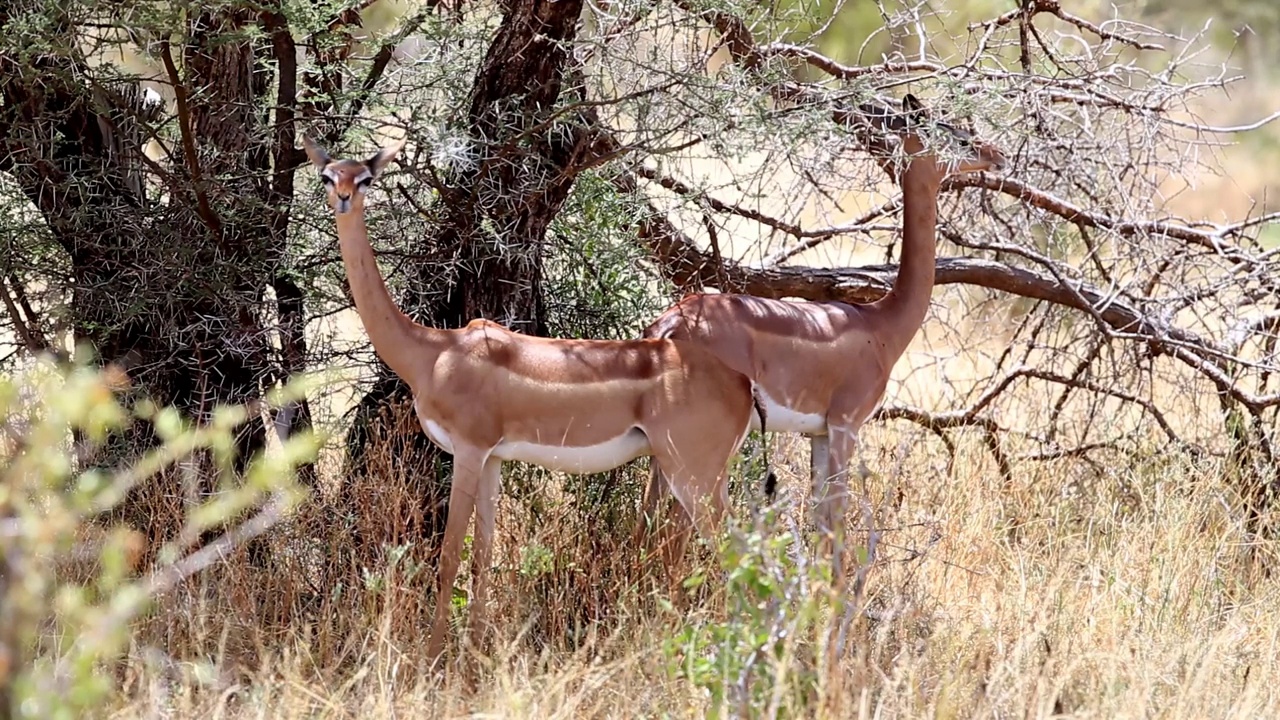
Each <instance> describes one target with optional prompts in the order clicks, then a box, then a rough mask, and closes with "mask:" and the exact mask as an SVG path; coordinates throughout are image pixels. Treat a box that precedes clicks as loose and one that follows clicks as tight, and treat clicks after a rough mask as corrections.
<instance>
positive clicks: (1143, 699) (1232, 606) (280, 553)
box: [104, 426, 1280, 718]
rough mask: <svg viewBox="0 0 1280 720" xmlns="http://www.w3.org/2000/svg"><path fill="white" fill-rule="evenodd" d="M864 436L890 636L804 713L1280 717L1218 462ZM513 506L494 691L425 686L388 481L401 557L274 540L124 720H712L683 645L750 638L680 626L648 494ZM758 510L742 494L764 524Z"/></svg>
mask: <svg viewBox="0 0 1280 720" xmlns="http://www.w3.org/2000/svg"><path fill="white" fill-rule="evenodd" d="M867 435H868V450H867V452H868V455H867V458H866V459H867V461H868V463H869V464H870V465H872V466H873V467H875V468H877V469H878V470H879V471H880V473H879V475H878V476H877V478H875V479H874V480H873V482H872V486H871V487H872V494H873V497H874V499H875V501H876V504H877V507H878V510H879V515H880V518H879V524H880V525H881V526H882V527H884V528H886V533H885V536H884V545H882V552H881V557H880V559H881V563H880V565H879V566H878V567H877V569H876V571H875V572H874V574H873V576H872V584H871V594H870V606H871V609H872V610H871V612H870V613H869V617H868V618H866V619H863V620H860V621H859V622H858V623H856V624H855V626H854V629H853V638H854V639H853V646H854V648H855V651H854V652H852V653H850V654H849V655H848V656H847V657H846V658H845V659H844V660H843V661H842V664H841V665H840V667H839V670H838V672H836V673H833V674H829V675H821V674H820V676H819V679H818V680H817V682H816V684H815V685H813V686H812V687H811V688H809V691H808V692H809V694H808V696H807V699H806V700H805V703H804V705H803V706H796V701H793V700H787V701H786V702H784V703H783V706H782V708H781V711H782V712H781V714H783V715H786V716H827V717H1013V716H1016V717H1027V718H1032V717H1035V718H1039V717H1080V718H1083V717H1108V718H1129V717H1161V718H1204V717H1275V716H1277V714H1280V693H1277V692H1276V691H1275V690H1274V686H1275V684H1276V682H1275V681H1276V679H1277V678H1280V672H1278V671H1280V653H1277V645H1278V643H1280V580H1278V579H1276V578H1275V577H1268V576H1267V575H1266V574H1265V573H1264V572H1263V570H1262V567H1263V565H1265V562H1264V561H1260V560H1259V558H1264V559H1265V558H1266V557H1268V556H1269V555H1270V554H1271V550H1270V548H1269V547H1265V546H1264V547H1260V546H1258V545H1257V544H1256V541H1255V540H1253V539H1251V538H1249V537H1248V536H1247V535H1246V533H1245V531H1244V530H1243V528H1242V527H1241V524H1240V522H1239V521H1238V520H1237V519H1236V518H1237V517H1238V515H1239V514H1238V513H1237V512H1235V509H1234V502H1235V501H1234V499H1233V498H1234V495H1233V493H1232V492H1231V490H1230V489H1229V487H1228V484H1227V481H1226V480H1225V479H1224V473H1223V472H1222V471H1221V470H1220V469H1219V468H1218V466H1217V465H1216V464H1215V463H1214V462H1212V461H1204V462H1201V463H1192V462H1190V461H1186V460H1184V459H1182V458H1180V457H1177V456H1173V455H1169V454H1167V453H1163V452H1162V451H1161V448H1151V451H1150V453H1149V454H1148V455H1146V456H1143V457H1132V458H1127V459H1126V465H1127V466H1125V467H1117V468H1115V469H1113V470H1107V471H1105V472H1095V471H1092V470H1089V469H1088V468H1087V467H1085V466H1081V465H1076V464H1074V463H1073V462H1069V461H1062V462H1059V463H1057V464H1038V465H1034V466H1022V467H1019V472H1018V473H1017V474H1016V475H1015V478H1016V479H1015V480H1014V481H1013V482H1011V483H1005V482H1003V481H1000V480H999V477H998V475H997V474H996V473H995V471H994V469H993V468H992V467H991V463H990V460H989V458H988V457H987V456H986V454H985V451H984V450H983V449H982V448H981V446H980V444H978V443H976V442H975V443H967V442H962V443H961V444H960V452H959V454H958V456H957V457H956V458H955V460H954V461H953V462H952V461H950V460H949V458H948V457H947V456H946V455H945V454H944V453H943V452H942V449H941V446H940V445H939V444H937V443H936V441H934V440H931V439H929V438H927V437H926V436H925V435H923V434H921V433H920V432H918V431H916V430H912V429H909V428H907V427H906V426H901V427H899V426H893V427H881V428H874V429H870V430H869V432H868V433H867ZM774 448H775V450H774V452H775V454H776V455H777V463H776V464H777V466H778V469H779V471H780V473H781V475H782V478H783V482H784V485H785V487H786V488H788V489H789V491H790V492H791V493H792V495H793V497H791V498H790V499H787V498H784V500H783V502H784V504H786V503H801V502H803V500H804V498H803V497H801V496H802V495H803V494H804V493H803V491H802V489H803V487H804V482H803V476H802V473H803V471H804V468H805V467H807V453H806V451H805V448H804V445H803V444H802V443H801V442H800V441H799V439H797V438H782V439H780V440H779V441H778V442H776V443H775V444H774ZM737 474H738V476H739V477H740V475H741V471H738V473H737ZM508 484H509V487H510V486H512V485H520V486H521V487H520V489H518V490H516V491H515V492H513V493H511V494H509V495H515V496H516V497H510V496H509V497H508V499H507V500H506V504H505V507H504V508H503V510H502V511H501V513H500V515H499V518H500V520H499V542H500V546H499V548H498V549H497V551H496V553H495V568H494V576H495V583H496V585H495V596H494V597H493V600H492V605H491V608H490V611H491V615H492V616H494V619H495V633H494V642H493V648H492V651H491V652H490V653H489V654H488V655H487V657H486V658H485V659H482V660H481V661H480V664H479V666H478V667H477V668H476V669H474V671H472V672H468V671H466V669H465V668H462V667H459V666H457V665H454V666H453V667H452V668H451V670H450V672H449V673H448V674H447V675H446V676H445V677H444V678H443V679H441V678H438V677H432V676H430V675H429V674H428V673H427V672H426V667H425V665H424V662H423V657H422V653H423V649H424V647H425V643H426V640H427V627H428V620H429V612H430V601H431V599H432V592H433V587H432V586H433V584H434V579H433V572H432V571H431V570H430V564H429V552H428V551H427V550H426V549H424V548H422V547H419V546H409V547H407V548H406V549H403V550H400V551H396V550H393V549H391V548H390V547H388V546H387V545H385V544H384V543H383V542H382V540H383V539H384V538H385V539H388V542H389V543H404V542H407V538H408V537H410V536H411V534H412V533H411V532H410V529H411V527H412V524H413V518H414V517H415V512H417V508H418V507H419V506H418V504H417V503H416V500H415V498H413V497H409V496H408V495H407V490H406V488H407V485H405V484H404V483H399V482H395V481H393V480H392V479H382V480H381V481H380V482H379V487H378V488H376V490H377V492H374V490H375V488H373V487H365V488H357V489H356V490H357V493H356V495H355V496H356V497H360V498H362V500H361V501H360V503H359V507H357V508H354V509H352V511H353V513H354V515H355V516H356V518H357V519H358V521H359V522H360V523H361V524H362V525H363V526H365V527H366V528H367V530H372V529H374V528H380V529H381V530H382V531H383V534H381V536H380V537H377V538H375V537H373V536H374V535H379V533H375V532H367V531H366V532H364V533H361V534H360V536H359V539H356V540H353V539H352V536H351V535H349V534H348V533H347V531H346V530H345V529H344V528H343V525H342V523H340V522H336V521H335V518H336V517H337V516H336V513H335V508H334V507H333V506H332V504H331V503H332V501H331V500H327V499H325V498H323V497H322V498H320V499H318V500H317V501H316V502H313V503H311V504H309V505H308V506H307V507H306V508H305V509H304V510H303V511H302V512H301V513H300V515H298V516H297V517H295V518H294V520H293V521H292V522H291V523H290V525H289V526H288V527H286V528H283V529H282V530H281V531H280V532H278V533H276V535H275V536H274V537H273V539H272V543H273V550H274V552H273V553H272V558H271V559H270V560H269V561H268V562H267V566H266V567H260V568H254V567H252V566H251V565H250V563H249V562H248V561H247V560H246V558H245V557H243V555H242V556H238V557H234V558H231V559H230V560H229V561H228V562H227V563H225V564H224V565H222V566H220V567H219V568H217V569H216V571H215V572H213V573H210V574H208V575H205V576H204V577H202V578H201V579H200V580H199V581H197V582H195V583H193V584H192V585H191V586H189V587H187V588H184V590H183V593H182V594H181V595H178V596H173V597H170V598H168V599H166V600H165V601H164V603H163V605H162V606H161V607H160V608H158V609H157V611H156V612H155V613H154V614H153V615H152V617H151V618H150V619H149V620H147V621H146V622H145V623H143V624H142V625H141V626H140V627H139V628H138V633H137V636H136V640H135V643H134V646H133V648H132V650H131V652H130V654H129V658H128V660H127V661H126V662H125V663H124V664H123V665H122V666H121V667H120V668H119V669H118V676H119V678H120V679H121V681H122V687H123V691H122V692H121V693H120V694H119V696H118V700H117V703H118V704H117V705H116V706H114V707H111V708H109V709H104V714H108V715H110V716H112V717H131V718H132V717H172V718H186V717H192V718H194V717H212V718H216V717H237V718H239V717H272V718H294V717H298V718H301V717H306V718H331V717H332V718H337V717H399V716H412V717H462V716H486V717H531V718H532V717H538V718H541V717H635V716H659V715H661V716H675V717H703V716H706V715H707V714H708V713H709V712H710V711H711V710H712V708H710V707H709V706H708V703H709V701H708V695H707V694H706V693H705V692H704V691H703V690H702V689H701V688H699V687H697V686H695V685H694V684H692V683H691V682H689V681H687V680H685V679H682V678H681V677H680V676H679V674H678V673H677V672H676V670H677V669H678V665H679V663H678V662H677V661H675V660H672V659H670V658H669V657H668V655H667V654H666V653H664V650H663V645H664V642H665V641H667V640H668V639H670V638H673V637H675V636H676V635H677V634H678V633H679V632H680V630H681V629H682V628H684V627H686V626H687V625H689V624H706V623H713V622H718V621H723V620H725V619H726V613H727V610H726V608H727V607H728V605H729V603H728V602H727V600H726V598H725V597H723V594H722V592H721V591H720V588H722V587H723V579H720V580H713V581H712V582H711V583H709V586H708V587H707V588H706V589H705V592H702V593H700V594H699V595H698V596H697V597H693V598H692V599H691V601H690V606H689V608H688V609H686V610H683V611H672V610H671V609H669V608H667V607H666V606H665V605H664V603H663V602H662V600H663V599H664V598H666V597H667V596H666V594H665V592H661V591H658V590H654V589H652V588H653V586H654V583H652V582H651V580H653V579H655V578H656V577H657V574H656V573H655V572H653V570H654V568H652V567H646V566H645V563H644V562H643V561H641V559H640V557H639V555H638V553H637V552H636V549H635V548H633V547H631V546H630V544H629V542H628V539H627V535H628V533H629V531H630V529H631V523H632V521H633V513H634V510H633V509H632V506H633V505H634V503H635V499H636V497H637V496H638V493H639V485H638V472H636V471H635V469H633V471H632V472H629V473H622V472H619V473H616V474H615V475H614V476H613V477H612V479H610V480H606V481H604V482H603V484H601V485H597V486H595V489H597V490H598V489H599V488H600V487H609V486H612V487H613V488H614V491H613V494H612V496H609V497H605V498H604V499H603V500H602V501H598V502H582V501H575V499H574V498H575V496H576V497H580V496H581V495H575V494H574V493H572V492H567V491H566V486H565V485H564V484H562V482H561V481H560V480H559V479H556V478H554V477H553V476H551V475H549V474H546V473H543V472H541V471H531V470H525V469H516V470H515V471H514V473H512V474H510V475H509V476H508ZM751 497H752V493H750V492H749V491H740V492H739V501H738V504H739V507H738V517H739V518H744V517H747V516H748V515H749V514H750V508H749V506H750V504H751V503H752V500H751ZM783 531H785V526H782V525H779V526H777V527H775V528H773V529H772V532H783ZM397 556H398V557H397ZM701 557H703V559H707V558H706V556H705V555H704V556H701ZM357 563H358V564H359V565H357ZM713 577H717V575H716V574H715V573H713ZM459 582H460V587H462V588H465V583H466V582H467V577H466V569H465V563H464V571H463V577H462V578H461V579H460V581H459ZM796 641H797V642H796V645H795V647H796V648H798V651H797V652H796V653H795V655H794V656H790V657H789V659H788V660H787V661H786V662H785V663H784V665H785V667H778V668H774V669H773V670H772V671H771V673H770V674H771V675H772V676H774V677H778V676H783V675H787V674H794V673H796V672H799V671H802V670H805V669H806V668H807V667H809V666H810V665H811V664H812V660H810V659H807V658H808V657H809V656H811V655H812V654H813V651H812V650H813V648H812V643H811V642H810V641H809V639H808V638H807V637H801V638H797V639H796ZM454 651H455V656H456V647H455V648H454ZM767 710H768V708H766V707H764V706H758V707H753V708H752V709H751V711H750V714H751V715H752V716H762V717H763V716H768V715H769V713H768V712H767Z"/></svg>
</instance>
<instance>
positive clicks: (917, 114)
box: [902, 93, 929, 122]
mask: <svg viewBox="0 0 1280 720" xmlns="http://www.w3.org/2000/svg"><path fill="white" fill-rule="evenodd" d="M902 112H903V114H905V115H906V116H907V121H908V122H915V121H919V120H924V119H925V118H926V117H928V114H929V111H928V110H926V109H925V107H924V103H922V102H920V98H918V97H916V96H915V95H912V94H910V93H907V94H906V95H905V96H904V97H903V98H902Z"/></svg>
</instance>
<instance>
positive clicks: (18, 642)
mask: <svg viewBox="0 0 1280 720" xmlns="http://www.w3.org/2000/svg"><path fill="white" fill-rule="evenodd" d="M119 383H120V377H119V376H118V374H115V375H113V374H112V373H111V372H110V371H102V370H97V369H94V368H91V367H88V366H84V365H80V366H77V367H74V368H71V369H65V370H64V369H59V368H55V367H52V366H40V367H38V368H37V369H36V370H34V371H32V372H30V373H28V374H27V375H25V376H24V377H21V378H15V377H12V376H0V417H3V418H5V420H4V421H3V422H2V423H0V430H3V431H4V433H3V435H0V537H2V538H3V542H2V543H0V702H6V703H7V704H8V705H9V707H8V708H6V709H7V710H11V711H12V712H13V713H14V716H20V717H33V718H34V717H39V718H71V717H79V716H80V715H81V714H82V713H84V712H85V711H86V710H89V709H91V708H94V707H96V706H99V705H100V704H101V703H102V702H103V701H104V700H105V699H106V698H107V697H108V695H109V693H110V692H111V690H112V687H111V685H112V681H111V677H112V676H111V674H110V673H108V672H105V671H104V667H103V666H104V664H106V663H109V662H111V661H112V660H114V659H117V658H119V657H120V656H121V655H122V653H123V652H124V651H125V650H126V648H127V647H128V644H129V633H130V623H131V622H132V621H133V620H134V619H136V618H138V617H139V616H140V615H142V614H143V613H144V612H146V610H147V608H148V607H149V605H150V603H151V601H152V600H153V599H154V598H155V597H156V596H158V595H159V594H163V593H165V592H167V591H168V590H171V589H172V588H173V587H174V586H175V585H176V584H177V583H178V582H180V581H182V580H183V579H185V578H186V577H189V576H190V575H192V574H194V573H196V572H199V571H200V570H203V569H204V568H206V567H207V566H208V565H210V564H212V563H213V562H215V561H217V560H218V558H219V556H220V551H222V550H229V549H232V548H234V546H235V545H236V544H237V542H236V541H237V540H239V541H243V540H247V539H249V538H250V537H251V536H252V535H254V534H257V533H259V532H261V531H262V530H265V529H266V528H267V527H269V526H270V524H271V521H273V520H274V519H278V518H279V517H280V516H281V515H282V514H283V513H284V512H286V511H287V510H288V509H289V508H291V507H292V506H294V505H296V504H297V503H298V502H299V501H300V500H302V498H303V497H304V495H303V493H304V491H303V490H302V489H301V488H300V487H299V486H298V485H297V484H296V483H295V482H294V470H295V468H296V467H297V466H298V465H300V464H302V463H305V462H309V461H311V460H312V459H313V458H314V456H315V453H316V450H317V449H318V441H319V438H318V437H317V436H315V435H298V436H296V437H294V438H292V439H290V440H289V441H288V442H287V443H285V444H284V445H283V447H282V448H281V450H280V451H279V452H277V453H272V454H269V455H264V456H260V457H257V458H255V459H254V461H253V462H252V464H251V465H250V467H249V469H248V470H247V472H246V473H245V475H244V477H243V478H242V482H240V483H238V484H236V485H235V486H228V487H224V488H222V490H221V492H218V493H216V494H215V495H214V496H213V497H211V498H209V499H208V500H207V501H205V502H203V503H200V504H195V505H193V506H192V507H190V508H189V509H188V511H187V513H186V516H185V522H184V524H183V526H182V528H181V531H180V533H179V534H178V536H177V537H176V538H175V539H174V540H173V541H172V542H171V543H169V544H168V545H166V546H164V547H162V548H161V549H160V552H159V553H158V561H157V564H156V566H155V567H153V568H151V569H150V572H148V573H146V574H144V575H143V576H141V577H135V576H134V572H133V571H134V567H135V565H136V564H137V562H138V560H139V556H140V554H141V552H142V550H143V547H144V545H145V542H144V540H143V539H142V537H141V536H140V535H139V534H138V533H136V532H134V531H132V530H129V529H125V528H121V527H116V528H110V529H105V531H104V530H103V528H102V527H101V525H98V524H95V521H96V519H97V518H98V517H101V516H102V515H103V514H104V513H106V512H107V511H109V510H110V509H112V508H113V507H115V506H116V505H117V504H118V503H120V501H121V500H122V499H123V498H124V496H125V494H126V493H128V492H129V491H130V490H133V489H135V488H138V487H140V486H141V485H143V484H144V483H148V482H151V481H153V480H154V479H156V478H158V477H160V476H162V475H164V474H167V473H171V472H174V471H175V470H177V469H183V470H189V469H190V467H191V465H192V463H196V462H199V459H200V458H202V457H208V458H210V459H212V461H213V464H215V465H222V464H224V463H226V462H229V456H230V452H231V448H233V447H234V436H233V432H234V430H235V428H236V427H237V426H239V425H240V424H241V423H243V422H244V421H245V419H246V418H247V416H248V413H247V410H246V409H245V408H242V407H223V408H220V409H218V411H217V412H215V413H214V414H213V418H212V420H211V422H210V423H209V424H208V425H206V426H203V427H191V426H190V425H188V424H187V423H185V422H184V421H183V420H182V418H181V417H180V416H179V415H178V413H176V412H175V411H173V410H172V409H170V408H158V407H156V406H154V405H153V404H151V403H149V402H147V401H141V402H139V403H137V404H136V405H135V406H133V407H132V408H127V407H125V406H123V405H121V404H120V403H119V402H118V401H117V399H116V397H115V394H114V390H116V389H118V387H119ZM295 392H296V389H291V390H290V393H291V394H293V393H295ZM138 422H143V423H150V425H151V426H152V429H153V430H154V432H155V433H156V435H157V436H158V437H159V438H160V442H159V444H158V446H157V447H155V448H154V449H152V450H151V451H150V452H148V453H147V454H146V455H144V456H143V457H141V458H139V459H138V460H137V461H136V462H133V463H131V464H129V465H127V466H120V467H116V468H106V469H104V468H101V467H97V468H93V469H90V470H86V471H81V470H78V469H77V468H76V462H75V459H74V455H73V451H72V447H71V442H70V438H71V435H72V433H73V432H78V433H80V434H81V436H82V438H83V439H84V440H87V441H88V442H89V443H90V444H92V443H96V442H101V441H103V440H104V439H106V438H107V436H108V434H109V433H112V432H114V431H118V430H120V429H122V428H123V427H124V426H126V425H128V424H130V423H138ZM264 503H265V504H266V509H264V510H263V511H262V513H261V514H260V515H258V516H257V518H256V519H257V520H258V522H257V523H256V525H253V526H250V525H241V526H238V527H236V528H233V529H232V530H229V531H228V533H227V535H224V536H223V537H224V541H218V542H219V543H220V547H219V548H214V549H210V548H203V549H196V550H194V551H190V550H187V549H186V548H187V547H188V546H189V545H190V543H191V541H192V540H194V539H196V538H198V537H199V536H200V534H201V533H202V532H203V531H205V530H207V529H209V528H212V527H215V526H217V525H219V524H222V523H226V522H229V521H234V520H235V519H236V518H238V517H240V515H241V513H243V512H244V511H246V510H250V509H253V508H255V507H256V506H258V505H263V504H264ZM237 533H239V535H237ZM72 563H75V564H77V565H83V566H86V567H87V568H88V570H87V571H84V572H81V573H72V572H69V571H68V570H67V569H66V567H67V566H68V565H69V564H72ZM73 575H74V576H76V577H73Z"/></svg>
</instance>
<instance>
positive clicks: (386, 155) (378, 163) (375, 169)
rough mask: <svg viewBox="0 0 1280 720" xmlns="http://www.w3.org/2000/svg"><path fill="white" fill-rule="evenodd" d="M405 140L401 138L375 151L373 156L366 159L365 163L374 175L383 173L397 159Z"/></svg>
mask: <svg viewBox="0 0 1280 720" xmlns="http://www.w3.org/2000/svg"><path fill="white" fill-rule="evenodd" d="M404 142H405V141H404V140H401V141H399V142H396V143H393V144H391V145H388V146H387V147H384V148H382V149H381V150H379V151H378V152H377V153H375V154H374V156H373V157H371V158H369V159H368V160H365V161H364V164H365V166H366V167H368V168H369V172H371V173H373V176H374V177H378V176H379V175H381V174H382V171H383V170H385V169H386V167H387V166H388V165H390V164H391V161H392V160H395V159H396V155H398V154H399V153H400V149H401V148H403V147H404Z"/></svg>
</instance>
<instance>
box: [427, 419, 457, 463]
mask: <svg viewBox="0 0 1280 720" xmlns="http://www.w3.org/2000/svg"><path fill="white" fill-rule="evenodd" d="M422 430H423V432H425V433H426V434H427V437H428V438H431V442H433V443H435V444H436V445H437V446H439V448H440V449H441V450H443V451H445V452H447V453H449V454H450V455H452V454H453V439H452V438H450V437H449V433H447V432H445V429H444V428H442V427H440V424H439V423H437V422H434V421H431V420H423V421H422Z"/></svg>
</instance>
